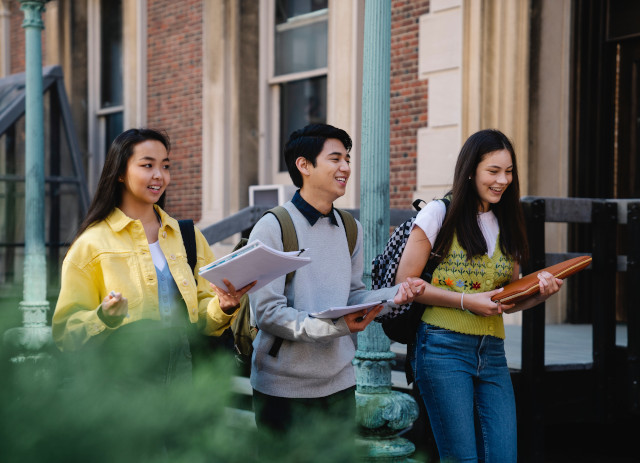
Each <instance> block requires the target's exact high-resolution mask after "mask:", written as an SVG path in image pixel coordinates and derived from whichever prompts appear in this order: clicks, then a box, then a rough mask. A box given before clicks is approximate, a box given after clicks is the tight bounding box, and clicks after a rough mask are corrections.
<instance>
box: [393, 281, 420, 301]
mask: <svg viewBox="0 0 640 463" xmlns="http://www.w3.org/2000/svg"><path fill="white" fill-rule="evenodd" d="M426 287H427V282H426V281H424V280H423V279H422V278H412V277H407V281H405V282H404V283H402V284H401V285H400V289H398V292H397V293H396V295H395V296H394V298H393V303H394V304H396V305H404V304H409V303H410V302H413V300H414V299H415V298H416V297H418V296H420V295H421V294H423V293H424V290H425V288H426Z"/></svg>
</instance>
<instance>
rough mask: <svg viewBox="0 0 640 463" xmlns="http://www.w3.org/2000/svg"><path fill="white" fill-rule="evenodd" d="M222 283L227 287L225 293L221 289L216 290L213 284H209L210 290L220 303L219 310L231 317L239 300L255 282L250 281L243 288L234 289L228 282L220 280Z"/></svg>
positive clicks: (224, 279)
mask: <svg viewBox="0 0 640 463" xmlns="http://www.w3.org/2000/svg"><path fill="white" fill-rule="evenodd" d="M222 282H223V283H224V284H225V285H226V286H227V290H226V291H225V290H224V289H222V288H218V287H217V286H216V285H214V284H213V283H210V286H211V289H213V291H214V292H215V293H216V294H217V295H218V301H219V302H220V308H221V309H222V311H223V312H224V313H226V314H227V315H231V314H232V313H233V312H235V310H236V309H237V308H238V307H240V298H241V297H242V296H243V295H244V293H246V292H247V291H249V290H250V289H251V288H253V287H254V286H255V284H256V283H257V281H252V282H251V283H249V284H248V285H246V286H245V287H243V288H240V289H236V288H235V287H234V286H233V285H232V284H231V282H230V281H229V280H227V279H226V278H223V279H222Z"/></svg>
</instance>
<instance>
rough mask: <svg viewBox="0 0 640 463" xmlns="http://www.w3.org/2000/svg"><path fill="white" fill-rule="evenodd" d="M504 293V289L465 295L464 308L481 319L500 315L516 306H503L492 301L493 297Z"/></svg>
mask: <svg viewBox="0 0 640 463" xmlns="http://www.w3.org/2000/svg"><path fill="white" fill-rule="evenodd" d="M502 291H504V288H498V289H494V290H493V291H486V292H484V293H470V294H466V293H465V295H464V299H463V301H464V303H463V304H464V308H465V309H466V310H468V311H469V312H472V313H474V314H476V315H479V316H481V317H490V316H492V315H498V314H501V313H502V312H504V311H506V310H509V309H512V308H513V307H514V306H515V304H502V303H500V302H497V301H492V300H491V298H492V297H493V296H495V295H496V294H499V293H501V292H502Z"/></svg>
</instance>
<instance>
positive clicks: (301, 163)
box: [296, 156, 309, 176]
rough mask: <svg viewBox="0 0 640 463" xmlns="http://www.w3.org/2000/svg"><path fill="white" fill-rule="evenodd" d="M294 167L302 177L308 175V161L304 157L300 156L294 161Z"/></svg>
mask: <svg viewBox="0 0 640 463" xmlns="http://www.w3.org/2000/svg"><path fill="white" fill-rule="evenodd" d="M296 167H297V168H298V170H299V171H300V173H301V174H302V175H307V176H308V175H309V160H308V159H307V158H305V157H304V156H300V157H299V158H298V159H296Z"/></svg>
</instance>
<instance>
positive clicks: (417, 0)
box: [389, 0, 429, 209]
mask: <svg viewBox="0 0 640 463" xmlns="http://www.w3.org/2000/svg"><path fill="white" fill-rule="evenodd" d="M391 5H392V6H391V108H390V109H391V140H390V142H391V143H390V144H391V147H390V150H391V151H390V153H391V172H390V185H389V187H390V196H391V197H390V203H391V207H392V208H401V209H410V208H411V201H412V198H413V192H414V191H415V189H416V184H417V182H416V169H417V165H416V161H417V143H418V141H417V140H418V139H417V134H418V129H419V128H421V127H426V126H427V81H426V80H419V79H418V36H419V29H420V16H422V15H423V14H425V13H427V12H428V11H429V0H393V1H392V3H391Z"/></svg>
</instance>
